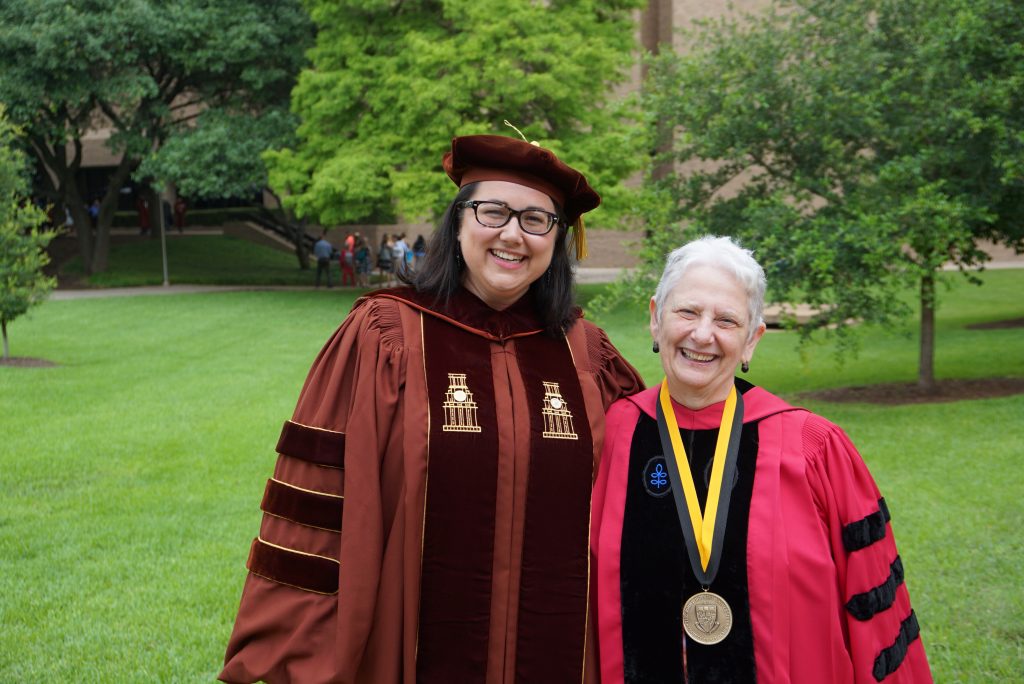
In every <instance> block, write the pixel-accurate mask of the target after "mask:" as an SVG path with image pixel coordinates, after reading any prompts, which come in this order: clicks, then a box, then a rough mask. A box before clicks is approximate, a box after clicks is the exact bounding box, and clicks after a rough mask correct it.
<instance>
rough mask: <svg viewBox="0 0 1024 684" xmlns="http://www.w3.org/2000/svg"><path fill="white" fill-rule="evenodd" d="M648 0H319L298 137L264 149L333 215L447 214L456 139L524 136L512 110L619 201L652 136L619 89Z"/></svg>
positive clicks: (277, 168) (306, 208)
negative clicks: (443, 164) (444, 165)
mask: <svg viewBox="0 0 1024 684" xmlns="http://www.w3.org/2000/svg"><path fill="white" fill-rule="evenodd" d="M644 4H645V3H643V2H642V1H641V0H614V1H612V2H594V1H593V0H560V1H556V2H545V3H540V2H531V1H529V0H514V1H512V2H498V1H497V0H472V1H470V0H414V1H411V2H400V3H395V2H381V1H380V0H343V1H341V2H338V1H336V0H330V1H328V0H312V1H311V2H309V5H310V7H311V15H312V17H313V20H314V21H315V22H316V24H317V26H318V27H319V33H318V35H317V42H316V47H315V48H313V49H312V50H311V51H310V57H311V59H312V62H313V67H312V68H311V69H309V70H306V71H304V72H303V73H302V74H301V76H300V78H299V83H298V86H297V87H296V89H295V91H294V93H293V100H292V103H293V110H294V111H295V112H296V113H297V114H298V115H299V116H300V117H301V118H302V123H301V125H300V126H299V129H298V137H299V143H298V144H297V145H296V146H295V147H294V148H289V149H285V150H282V151H279V152H271V153H268V154H267V161H268V164H269V166H270V171H271V185H272V186H273V187H275V188H276V189H278V190H279V192H281V193H282V194H288V197H286V198H285V202H286V204H287V205H288V206H290V207H292V208H293V209H294V210H295V211H296V213H297V214H298V215H300V216H304V217H307V218H311V219H315V220H318V221H319V222H320V223H322V224H324V225H331V224H337V223H357V222H363V221H370V220H376V219H380V218H383V217H388V216H393V215H401V216H404V217H406V218H407V219H410V220H411V219H420V218H425V217H429V216H432V215H437V214H438V213H439V212H440V210H441V209H443V207H444V204H445V203H446V201H447V200H450V198H451V196H452V194H453V193H452V189H451V182H450V181H449V180H448V179H447V178H446V177H445V175H444V174H443V173H442V172H441V171H440V159H441V156H442V154H443V153H444V152H445V150H446V149H448V146H449V141H450V140H451V138H452V137H453V136H456V135H468V134H479V133H503V132H507V133H508V134H510V135H515V134H514V133H513V132H512V131H511V130H510V129H507V128H505V127H504V126H503V124H502V121H503V120H504V119H507V120H509V121H511V122H512V123H514V124H516V125H517V126H519V127H520V128H521V129H522V130H523V133H524V134H525V135H526V137H527V138H528V139H530V140H534V139H536V140H537V141H538V142H540V144H541V145H543V146H545V147H548V148H550V149H552V150H554V151H555V152H556V153H557V154H559V155H564V158H565V159H566V160H568V161H569V162H570V163H572V164H573V166H576V167H578V168H579V169H580V170H581V171H583V172H584V173H586V174H587V176H588V178H589V179H590V180H591V182H592V184H593V185H594V186H595V187H596V188H597V189H598V191H599V192H601V193H602V194H604V195H605V199H606V204H609V205H615V204H617V202H615V201H613V199H614V198H615V197H617V196H621V195H622V194H624V190H623V189H622V188H621V186H619V185H618V183H619V181H620V180H621V179H622V178H624V177H625V176H627V175H628V174H629V173H630V172H632V171H633V170H635V169H636V168H637V167H638V165H639V162H640V160H641V154H640V152H639V151H640V150H641V149H645V148H644V147H643V146H642V131H640V130H639V129H638V128H637V127H631V126H629V119H630V118H631V117H633V116H634V110H633V109H632V107H631V105H630V103H628V102H622V101H613V98H612V95H611V89H612V88H613V87H614V86H615V85H616V84H619V83H621V82H622V81H623V80H624V78H625V77H626V75H627V69H628V67H629V64H630V61H631V59H632V58H631V54H632V53H633V52H634V51H635V50H636V45H635V42H634V41H635V30H634V22H633V20H632V16H633V12H634V11H635V10H636V9H638V8H640V7H642V6H643V5H644ZM596 216H597V217H598V220H602V219H600V216H601V214H597V215H596ZM609 220H610V217H608V215H607V214H606V215H605V219H603V222H605V223H607V222H609Z"/></svg>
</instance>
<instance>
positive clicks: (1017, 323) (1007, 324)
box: [967, 318, 1024, 330]
mask: <svg viewBox="0 0 1024 684" xmlns="http://www.w3.org/2000/svg"><path fill="white" fill-rule="evenodd" d="M1007 328H1024V318H1010V319H1007V320H1005V321H992V322H990V323H974V324H973V325H969V326H967V329H968V330H1006V329H1007Z"/></svg>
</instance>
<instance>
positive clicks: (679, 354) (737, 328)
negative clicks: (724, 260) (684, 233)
mask: <svg viewBox="0 0 1024 684" xmlns="http://www.w3.org/2000/svg"><path fill="white" fill-rule="evenodd" d="M748 307H749V305H748V299H747V293H746V291H745V290H744V288H743V285H742V284H741V283H740V282H739V281H738V280H737V279H736V278H735V276H733V275H732V273H730V272H728V271H727V270H725V269H723V268H720V267H718V266H714V265H710V264H695V265H693V266H690V267H689V268H688V269H687V270H686V272H685V273H684V274H683V276H682V277H681V278H680V279H679V282H677V283H676V285H675V287H674V288H673V289H672V290H671V291H670V292H669V293H668V296H667V297H666V298H665V303H664V305H663V307H662V311H661V316H660V319H659V316H658V314H657V311H656V308H655V304H654V299H651V305H650V309H651V335H652V336H653V337H654V340H655V342H657V343H658V346H659V347H660V352H659V354H660V355H661V365H662V367H663V368H664V370H665V376H666V377H667V378H668V387H669V392H670V394H671V395H672V398H673V399H675V400H676V401H678V402H680V403H682V404H683V405H685V406H687V407H688V408H692V409H700V408H704V407H705V406H709V405H711V404H714V403H716V402H719V401H724V400H725V398H726V397H727V396H728V394H729V389H730V388H731V387H732V384H733V377H734V376H735V374H736V367H737V366H738V365H740V363H742V362H743V361H744V360H747V361H749V360H750V358H751V356H752V355H753V353H754V348H755V347H757V343H758V341H759V340H760V339H761V335H762V334H763V333H764V325H763V324H761V325H759V326H758V328H757V329H756V330H754V334H753V335H751V334H750V312H749V308H748Z"/></svg>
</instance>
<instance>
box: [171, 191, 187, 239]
mask: <svg viewBox="0 0 1024 684" xmlns="http://www.w3.org/2000/svg"><path fill="white" fill-rule="evenodd" d="M186 211H188V202H186V201H185V198H184V197H182V196H181V195H178V197H177V199H175V200H174V227H175V228H177V229H178V232H179V233H184V232H185V212H186Z"/></svg>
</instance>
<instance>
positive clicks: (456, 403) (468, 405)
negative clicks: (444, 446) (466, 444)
mask: <svg viewBox="0 0 1024 684" xmlns="http://www.w3.org/2000/svg"><path fill="white" fill-rule="evenodd" d="M443 406H444V425H443V426H442V428H441V429H442V430H443V431H444V432H480V424H479V423H478V422H477V418H476V408H477V405H476V402H475V401H473V393H472V392H470V391H469V386H468V385H467V384H466V374H465V373H449V374H448V391H446V392H445V394H444V404H443Z"/></svg>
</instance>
